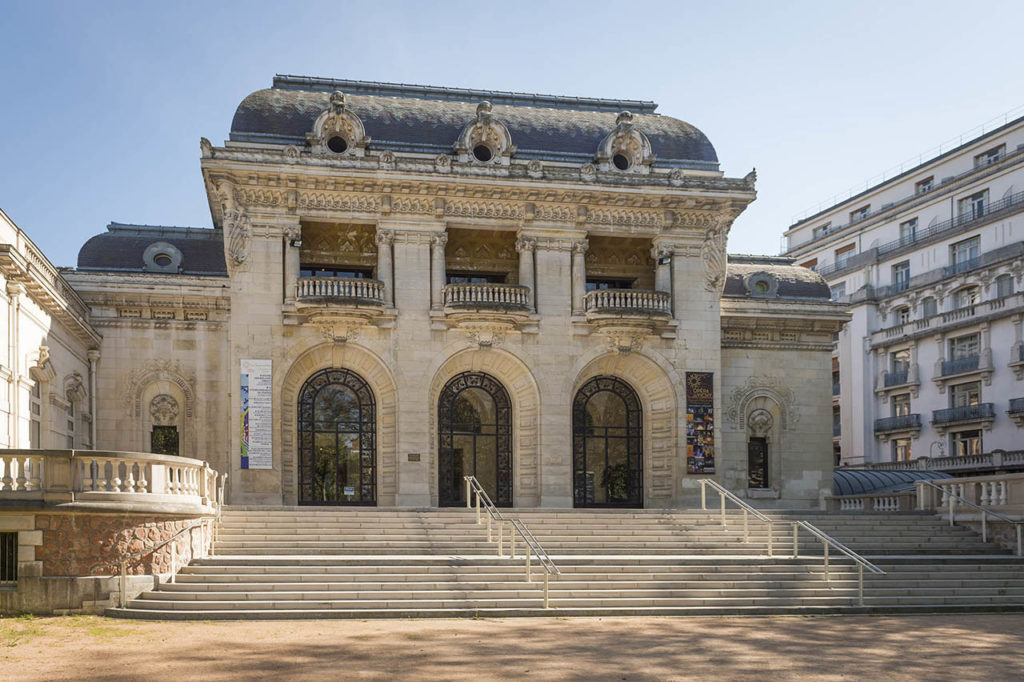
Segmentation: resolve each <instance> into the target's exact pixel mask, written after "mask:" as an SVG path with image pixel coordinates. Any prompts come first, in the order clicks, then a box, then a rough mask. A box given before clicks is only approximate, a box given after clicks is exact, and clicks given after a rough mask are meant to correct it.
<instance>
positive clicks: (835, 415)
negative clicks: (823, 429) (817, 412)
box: [832, 406, 843, 438]
mask: <svg viewBox="0 0 1024 682" xmlns="http://www.w3.org/2000/svg"><path fill="white" fill-rule="evenodd" d="M841 435H843V420H842V417H841V415H840V412H839V408H838V407H836V406H833V407H832V437H833V438H839V436H841Z"/></svg>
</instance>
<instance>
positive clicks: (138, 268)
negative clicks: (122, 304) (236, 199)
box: [78, 223, 227, 277]
mask: <svg viewBox="0 0 1024 682" xmlns="http://www.w3.org/2000/svg"><path fill="white" fill-rule="evenodd" d="M163 245H170V246H171V247H173V248H170V249H168V248H166V246H163ZM151 247H153V248H151ZM175 250H176V251H177V253H176V254H175V253H174V251H175ZM147 251H148V252H147ZM162 252H167V253H168V254H169V255H171V256H173V259H174V260H179V259H178V256H179V255H180V261H179V262H177V263H175V265H174V267H173V268H165V267H159V266H156V267H154V263H153V255H155V254H159V253H162ZM147 261H149V262H147ZM78 269H79V270H85V271H99V272H139V273H143V272H144V273H167V274H183V275H201V276H215V277H226V276H227V268H226V265H225V262H224V233H223V232H221V231H220V230H215V229H210V228H200V227H168V226H162V225H125V224H122V223H110V225H108V226H107V231H106V232H104V233H102V234H98V235H96V236H94V237H92V238H91V239H89V241H87V242H86V243H85V244H84V245H83V246H82V248H81V249H80V250H79V251H78Z"/></svg>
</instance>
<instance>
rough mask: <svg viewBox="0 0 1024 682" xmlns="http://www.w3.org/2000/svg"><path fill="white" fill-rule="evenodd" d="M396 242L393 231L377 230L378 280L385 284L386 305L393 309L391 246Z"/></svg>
mask: <svg viewBox="0 0 1024 682" xmlns="http://www.w3.org/2000/svg"><path fill="white" fill-rule="evenodd" d="M394 241H395V233H394V231H393V230H384V229H381V228H380V227H378V228H377V236H376V242H377V279H379V280H380V281H381V282H383V283H384V305H386V306H388V307H391V308H393V307H394V305H395V297H394V273H393V268H392V263H393V262H394V261H393V259H392V255H391V245H392V244H393V243H394Z"/></svg>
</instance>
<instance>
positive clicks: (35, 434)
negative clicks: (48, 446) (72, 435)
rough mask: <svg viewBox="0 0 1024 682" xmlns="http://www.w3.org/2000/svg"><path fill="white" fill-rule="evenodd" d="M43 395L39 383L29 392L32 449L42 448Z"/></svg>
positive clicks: (29, 436)
mask: <svg viewBox="0 0 1024 682" xmlns="http://www.w3.org/2000/svg"><path fill="white" fill-rule="evenodd" d="M41 394H42V389H41V388H40V384H39V382H38V381H37V382H35V383H34V384H33V385H32V390H31V391H30V392H29V410H28V411H29V425H28V446H29V447H30V448H41V447H42V421H43V417H42V414H43V401H42V398H41Z"/></svg>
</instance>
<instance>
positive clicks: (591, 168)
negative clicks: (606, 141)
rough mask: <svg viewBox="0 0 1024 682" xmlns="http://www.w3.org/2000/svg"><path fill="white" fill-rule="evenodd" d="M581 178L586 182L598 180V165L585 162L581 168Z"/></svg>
mask: <svg viewBox="0 0 1024 682" xmlns="http://www.w3.org/2000/svg"><path fill="white" fill-rule="evenodd" d="M580 179H581V180H583V181H584V182H593V181H594V180H597V166H595V165H594V164H592V163H587V164H584V165H583V167H582V168H580Z"/></svg>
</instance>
